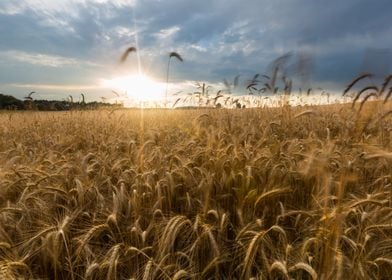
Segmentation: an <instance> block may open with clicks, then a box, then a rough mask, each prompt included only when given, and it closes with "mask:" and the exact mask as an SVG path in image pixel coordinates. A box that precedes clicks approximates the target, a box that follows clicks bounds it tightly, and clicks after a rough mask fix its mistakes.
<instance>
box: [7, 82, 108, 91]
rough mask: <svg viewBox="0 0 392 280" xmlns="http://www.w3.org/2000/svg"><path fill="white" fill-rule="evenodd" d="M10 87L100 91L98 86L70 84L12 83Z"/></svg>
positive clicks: (100, 87)
mask: <svg viewBox="0 0 392 280" xmlns="http://www.w3.org/2000/svg"><path fill="white" fill-rule="evenodd" d="M7 86H10V87H16V88H24V89H35V90H39V89H42V90H56V91H57V90H58V91H65V90H94V89H102V86H100V85H98V84H97V85H72V84H67V85H64V84H24V83H13V84H7Z"/></svg>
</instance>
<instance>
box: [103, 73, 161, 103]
mask: <svg viewBox="0 0 392 280" xmlns="http://www.w3.org/2000/svg"><path fill="white" fill-rule="evenodd" d="M104 86H106V87H110V88H113V89H114V90H119V91H125V92H126V93H127V95H128V97H129V98H130V99H132V100H134V101H140V102H145V101H162V100H163V99H164V95H165V84H164V83H160V82H156V81H154V80H152V79H151V78H150V77H147V76H146V75H143V74H135V75H129V76H123V77H117V78H114V79H111V80H105V81H104Z"/></svg>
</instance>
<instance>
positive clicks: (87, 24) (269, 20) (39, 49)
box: [0, 0, 392, 90]
mask: <svg viewBox="0 0 392 280" xmlns="http://www.w3.org/2000/svg"><path fill="white" fill-rule="evenodd" d="M391 8H392V4H391V3H390V1H389V0H379V1H372V2H371V1H366V0H347V1H337V0H333V1H329V2H322V1H306V0H293V1H283V0H277V1H266V0H262V1H260V0H244V1H237V0H208V1H207V0H200V1H183V0H165V1H163V0H143V1H142V0H117V1H114V0H113V1H109V0H66V1H60V2H59V1H52V0H23V1H0V32H1V34H2V40H1V41H0V59H2V60H3V61H4V60H6V61H8V62H10V63H11V65H10V66H8V67H5V66H0V77H1V78H0V82H1V83H6V82H7V79H9V80H8V82H15V81H17V80H18V79H20V80H21V81H20V82H23V83H25V84H34V83H37V84H46V82H45V81H44V80H42V79H43V77H46V76H49V77H51V79H54V80H55V81H56V82H60V81H61V78H62V79H63V80H64V83H67V84H74V83H79V82H80V83H86V82H87V79H88V80H89V81H92V80H94V79H95V80H99V79H102V78H111V77H112V76H113V75H115V73H116V71H123V70H121V69H120V70H119V69H117V68H116V66H115V65H116V62H117V60H118V57H119V56H120V54H121V52H122V51H123V50H124V49H125V48H126V47H128V46H137V47H138V50H139V51H138V55H139V56H140V60H141V63H142V66H143V69H144V70H145V71H148V72H149V74H151V75H153V76H155V77H156V78H158V79H165V72H166V71H165V70H166V69H165V68H166V65H167V55H168V53H169V52H170V51H177V52H179V53H180V54H181V55H182V56H183V57H184V60H185V61H184V63H176V64H173V67H171V73H170V79H171V80H172V81H173V82H177V83H181V82H182V81H187V80H200V81H206V82H208V83H211V84H218V83H219V82H221V81H222V80H223V78H227V79H231V78H233V77H234V76H235V75H237V74H241V75H242V77H243V79H246V78H247V77H251V76H252V75H254V74H256V73H265V72H266V71H268V65H269V64H270V62H271V61H272V60H274V59H275V58H277V57H279V56H281V55H283V54H285V53H287V52H290V51H292V52H293V53H294V54H296V53H307V54H308V55H309V56H311V57H312V59H313V62H314V69H313V70H314V71H313V72H312V75H311V80H312V81H313V83H314V84H322V85H325V86H327V87H331V90H332V88H333V90H336V89H338V88H339V87H342V86H343V85H344V84H345V82H346V81H347V80H349V79H351V78H352V77H353V76H354V75H356V74H357V73H358V72H360V71H362V70H363V67H364V66H363V65H366V63H364V56H365V55H366V53H367V52H368V50H369V49H388V48H390V46H391V45H392V37H391V36H390V34H391V32H392V27H391V26H392V24H391V23H392V19H391V18H390V15H389V14H390V13H389V11H390V10H391ZM385 53H387V52H385ZM4 56H6V58H5V57H4ZM383 58H385V59H384V60H385V61H387V62H385V63H384V64H386V66H383V67H384V68H385V69H388V67H387V66H388V64H390V63H392V61H390V60H391V58H390V56H388V55H384V56H383ZM383 58H380V57H379V56H377V59H379V60H383ZM12 61H13V62H15V63H13V62H12ZM135 62H136V59H135V60H132V59H131V60H130V61H129V62H128V64H127V67H128V69H131V70H132V71H134V70H135V68H136V67H137V63H135ZM23 63H24V64H25V65H28V66H26V67H23V68H22V66H21V64H23ZM367 65H370V64H367ZM372 67H373V68H374V67H376V66H374V65H373V66H372ZM48 68H49V69H52V70H54V71H52V72H51V73H48ZM10 71H11V73H10ZM54 73H56V76H55V74H54ZM18 76H19V77H18ZM107 76H110V77H107ZM58 77H59V78H58ZM82 77H86V78H82ZM73 79H75V80H73ZM83 79H85V80H83ZM91 90H93V89H91Z"/></svg>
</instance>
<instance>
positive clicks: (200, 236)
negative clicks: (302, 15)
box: [0, 101, 392, 279]
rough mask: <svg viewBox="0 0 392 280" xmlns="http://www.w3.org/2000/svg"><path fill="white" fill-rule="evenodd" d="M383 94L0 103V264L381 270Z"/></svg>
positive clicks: (72, 273) (125, 273) (153, 269)
mask: <svg viewBox="0 0 392 280" xmlns="http://www.w3.org/2000/svg"><path fill="white" fill-rule="evenodd" d="M387 105H388V104H386V105H384V106H383V105H382V104H381V102H376V103H375V102H369V101H368V102H366V101H364V102H363V103H361V108H360V110H356V107H357V106H356V107H354V108H351V106H350V105H349V104H348V105H339V106H338V105H336V106H334V105H331V106H320V107H308V108H300V107H297V108H293V107H288V106H285V107H281V108H275V109H272V108H270V109H268V108H265V109H246V110H229V109H227V110H226V109H221V110H213V109H210V110H207V109H206V110H185V111H181V110H161V111H159V110H146V111H145V112H144V113H143V114H140V112H139V111H130V110H129V111H127V110H117V111H115V112H113V113H111V114H110V115H107V116H106V115H104V114H103V112H97V111H91V112H87V111H85V112H79V111H71V112H57V113H56V112H52V113H48V112H47V113H45V112H19V113H18V112H13V113H8V112H2V113H0V134H1V141H0V225H1V226H0V274H1V275H3V277H5V278H7V279H12V278H14V279H17V278H18V279H20V278H22V279H23V278H25V279H30V278H45V279H343V278H344V279H390V278H392V272H391V271H392V225H391V219H392V211H391V210H392V208H391V207H392V191H391V190H392V188H391V187H392V177H391V174H392V173H391V172H392V162H391V149H392V146H391V145H392V143H391V138H390V136H391V130H392V124H391V119H390V118H391V117H390V116H389V114H388V113H387V114H386V112H390V111H389V110H390V108H388V107H387ZM141 117H143V121H142V120H141Z"/></svg>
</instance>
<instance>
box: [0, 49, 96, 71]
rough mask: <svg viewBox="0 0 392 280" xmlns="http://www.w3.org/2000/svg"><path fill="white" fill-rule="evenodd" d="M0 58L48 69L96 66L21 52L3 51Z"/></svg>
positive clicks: (71, 59) (65, 58) (74, 60)
mask: <svg viewBox="0 0 392 280" xmlns="http://www.w3.org/2000/svg"><path fill="white" fill-rule="evenodd" d="M0 58H3V59H12V60H15V61H18V62H22V63H29V64H33V65H40V66H48V67H55V68H57V67H63V66H70V65H78V64H81V63H83V64H89V65H93V66H94V65H96V64H94V63H92V62H89V61H80V60H78V59H75V58H69V57H63V56H55V55H47V54H41V53H28V52H23V51H3V52H0Z"/></svg>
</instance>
